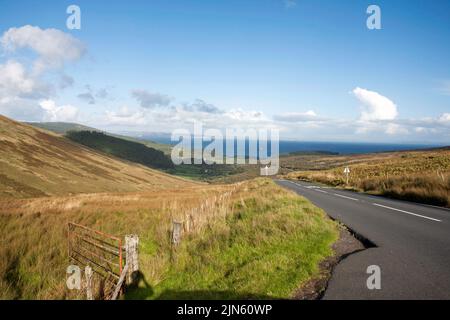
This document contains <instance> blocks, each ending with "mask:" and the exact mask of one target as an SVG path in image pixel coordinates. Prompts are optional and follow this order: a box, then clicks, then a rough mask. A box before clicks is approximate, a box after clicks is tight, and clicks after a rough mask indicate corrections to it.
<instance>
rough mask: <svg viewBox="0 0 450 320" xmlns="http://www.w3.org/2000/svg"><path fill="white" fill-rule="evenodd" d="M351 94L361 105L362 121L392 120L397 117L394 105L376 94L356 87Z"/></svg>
mask: <svg viewBox="0 0 450 320" xmlns="http://www.w3.org/2000/svg"><path fill="white" fill-rule="evenodd" d="M353 94H354V95H355V97H356V98H357V99H358V100H359V101H360V102H361V103H362V104H363V110H362V112H361V117H360V120H362V121H377V120H394V119H395V118H396V117H397V116H398V111H397V106H396V105H395V103H394V102H392V101H391V100H390V99H389V98H387V97H385V96H382V95H381V94H379V93H378V92H375V91H369V90H366V89H362V88H359V87H357V88H355V89H354V90H353Z"/></svg>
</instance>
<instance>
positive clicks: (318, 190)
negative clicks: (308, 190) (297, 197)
mask: <svg viewBox="0 0 450 320" xmlns="http://www.w3.org/2000/svg"><path fill="white" fill-rule="evenodd" d="M313 190H316V191H317V192H322V193H326V194H328V192H326V191H323V190H320V189H313Z"/></svg>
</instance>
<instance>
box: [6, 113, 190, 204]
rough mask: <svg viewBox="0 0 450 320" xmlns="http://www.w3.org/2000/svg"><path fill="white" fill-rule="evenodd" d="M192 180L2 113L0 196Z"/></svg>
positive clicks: (159, 186) (149, 186) (123, 188)
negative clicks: (13, 118) (102, 150)
mask: <svg viewBox="0 0 450 320" xmlns="http://www.w3.org/2000/svg"><path fill="white" fill-rule="evenodd" d="M190 184H191V182H188V181H186V180H183V179H180V178H177V177H173V176H170V175H167V174H163V173H161V172H159V171H156V170H151V169H148V168H146V167H143V166H138V165H133V164H130V163H128V162H124V161H120V160H118V159H113V158H111V157H108V156H106V155H104V154H102V153H97V152H95V151H93V150H91V149H88V148H85V147H82V146H80V145H78V144H76V143H73V142H71V141H69V140H68V139H65V138H63V137H61V136H59V135H56V134H53V133H51V132H47V131H44V130H41V129H37V128H34V127H31V126H28V125H25V124H21V123H18V122H15V121H12V120H10V119H8V118H5V117H2V116H0V197H2V198H4V197H10V198H24V197H37V196H47V195H61V194H67V193H89V192H108V191H110V192H123V191H140V190H159V189H162V188H173V187H177V186H179V187H183V186H186V185H190Z"/></svg>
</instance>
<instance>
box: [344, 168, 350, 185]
mask: <svg viewBox="0 0 450 320" xmlns="http://www.w3.org/2000/svg"><path fill="white" fill-rule="evenodd" d="M344 173H345V175H346V176H347V184H348V177H349V175H350V168H349V167H345V169H344Z"/></svg>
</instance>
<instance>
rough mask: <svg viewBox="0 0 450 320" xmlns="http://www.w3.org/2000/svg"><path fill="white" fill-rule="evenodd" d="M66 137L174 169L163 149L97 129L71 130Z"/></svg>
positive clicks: (154, 166)
mask: <svg viewBox="0 0 450 320" xmlns="http://www.w3.org/2000/svg"><path fill="white" fill-rule="evenodd" d="M66 137H67V138H69V139H70V140H72V141H75V142H77V143H80V144H82V145H85V146H87V147H89V148H92V149H95V150H99V151H102V152H104V153H107V154H110V155H113V156H115V157H118V158H121V159H125V160H129V161H132V162H136V163H140V164H143V165H145V166H147V167H151V168H154V169H173V168H174V164H173V163H172V160H171V159H170V158H169V157H168V156H167V155H165V154H164V153H163V152H162V151H160V150H156V149H154V148H149V147H147V146H145V145H143V144H142V143H139V142H133V141H128V140H125V139H121V138H117V137H113V136H110V135H107V134H104V133H103V132H97V131H69V132H67V133H66Z"/></svg>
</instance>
